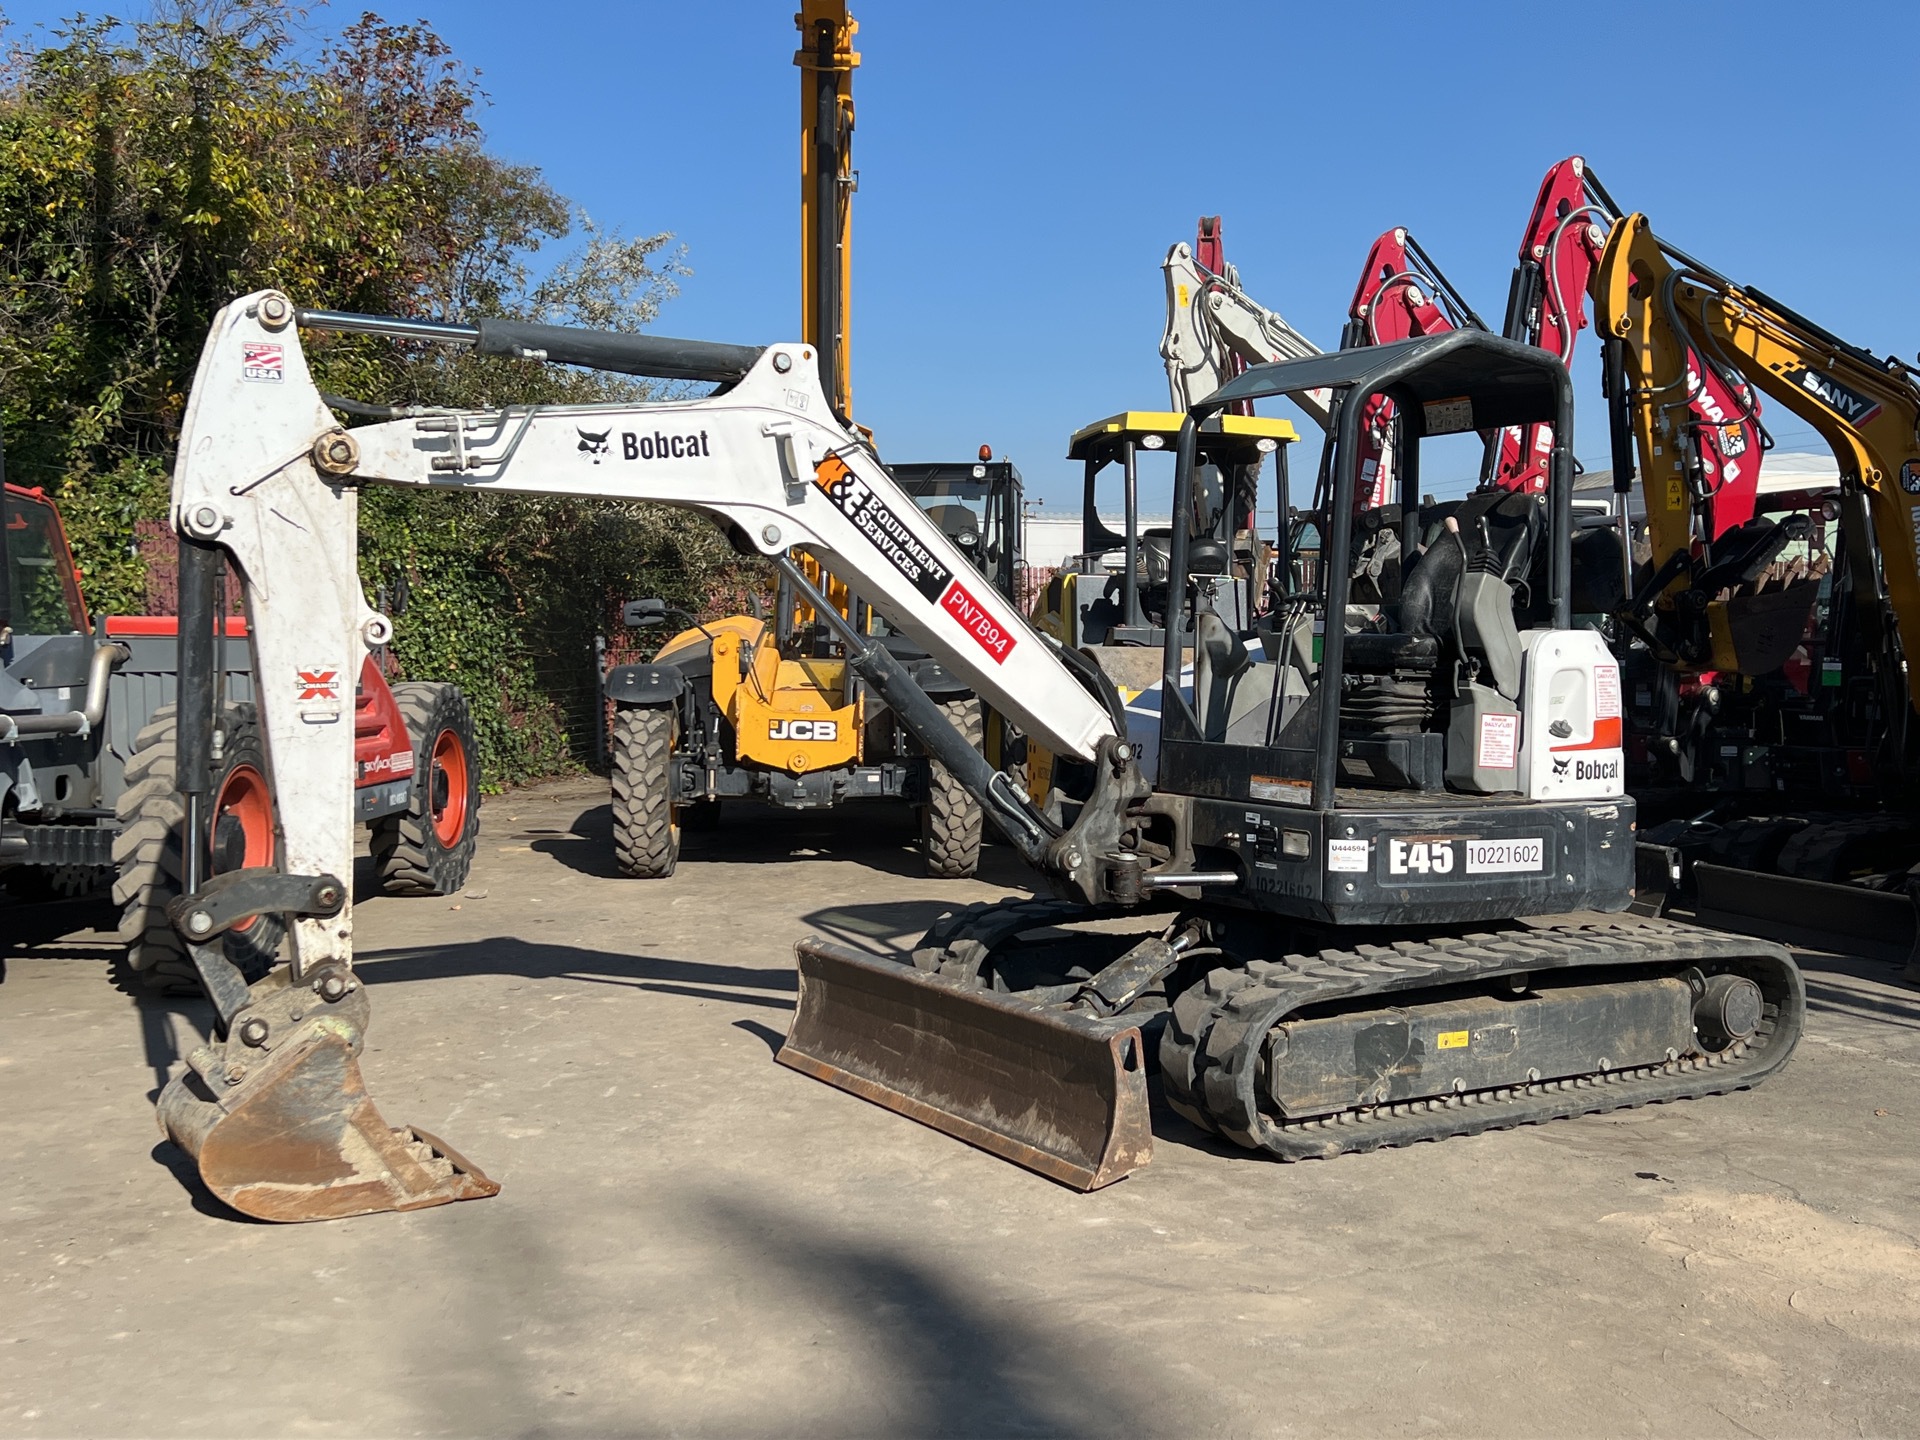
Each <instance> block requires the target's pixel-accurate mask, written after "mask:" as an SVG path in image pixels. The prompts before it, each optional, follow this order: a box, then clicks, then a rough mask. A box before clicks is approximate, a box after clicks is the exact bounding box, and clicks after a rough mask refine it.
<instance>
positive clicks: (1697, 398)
mask: <svg viewBox="0 0 1920 1440" xmlns="http://www.w3.org/2000/svg"><path fill="white" fill-rule="evenodd" d="M1619 214H1620V211H1619V207H1617V206H1616V205H1615V204H1614V203H1613V200H1612V197H1610V196H1609V195H1608V194H1607V192H1606V189H1605V187H1603V186H1602V185H1601V184H1600V182H1599V180H1598V179H1597V178H1596V177H1595V176H1594V174H1593V172H1592V171H1590V170H1589V169H1588V168H1587V164H1586V161H1585V160H1584V159H1582V158H1581V157H1580V156H1578V155H1570V156H1568V157H1567V158H1566V159H1565V160H1562V161H1561V162H1560V163H1559V164H1557V165H1555V166H1554V167H1553V168H1552V169H1550V170H1549V171H1547V173H1546V177H1545V178H1544V179H1542V180H1541V182H1540V192H1539V194H1538V195H1536V196H1535V197H1534V201H1533V212H1532V213H1531V214H1530V215H1529V216H1528V217H1527V228H1526V231H1525V233H1523V234H1522V235H1521V237H1520V257H1519V263H1518V264H1517V265H1515V266H1514V271H1513V285H1512V287H1511V289H1510V290H1509V291H1508V293H1507V319H1506V325H1505V326H1504V328H1503V333H1504V334H1505V335H1506V336H1507V338H1508V339H1510V340H1524V341H1526V342H1527V343H1528V344H1530V345H1538V346H1539V347H1540V348H1541V349H1543V350H1547V351H1550V352H1551V353H1552V354H1554V355H1557V356H1559V357H1560V359H1561V362H1562V363H1563V364H1568V365H1571V364H1572V363H1573V347H1574V342H1575V341H1576V340H1577V339H1578V338H1579V335H1580V332H1581V331H1582V330H1584V329H1586V328H1587V313H1586V305H1585V297H1586V294H1587V287H1588V285H1589V284H1590V283H1591V281H1592V279H1593V274H1594V271H1595V270H1596V269H1597V268H1598V266H1599V264H1600V255H1601V251H1602V249H1603V248H1604V247H1605V245H1606V243H1607V235H1608V232H1609V231H1610V230H1611V229H1612V227H1613V225H1614V223H1615V221H1616V220H1617V218H1618V217H1619ZM1687 393H1688V397H1689V401H1688V407H1687V408H1688V412H1689V414H1690V417H1691V423H1690V425H1689V427H1688V428H1689V430H1690V432H1691V441H1690V443H1686V444H1684V447H1683V448H1685V449H1686V450H1687V451H1688V454H1689V458H1690V460H1691V463H1692V464H1693V465H1695V466H1697V469H1698V476H1697V480H1698V485H1697V492H1698V493H1700V494H1703V495H1705V496H1707V497H1708V498H1707V501H1706V507H1705V523H1704V527H1703V528H1704V529H1705V530H1706V532H1707V533H1706V538H1707V539H1708V540H1717V539H1719V538H1720V536H1722V535H1723V534H1725V533H1726V532H1727V531H1728V530H1731V529H1732V528H1733V527H1734V526H1736V525H1739V524H1742V523H1744V522H1745V521H1747V520H1751V519H1752V518H1753V511H1754V502H1755V499H1756V496H1757V495H1758V492H1759V485H1760V450H1759V447H1757V446H1755V444H1754V443H1753V442H1754V441H1755V440H1756V439H1758V438H1759V429H1758V426H1759V419H1760V400H1759V397H1758V396H1757V395H1755V394H1753V392H1752V391H1751V389H1750V388H1749V387H1747V386H1746V385H1745V384H1744V383H1743V382H1742V381H1740V380H1739V379H1738V378H1737V377H1736V376H1733V375H1732V374H1731V373H1730V372H1728V373H1723V372H1722V371H1721V370H1719V369H1716V368H1715V367H1713V366H1710V365H1703V364H1701V362H1700V357H1699V356H1698V355H1697V354H1695V353H1693V352H1689V353H1688V357H1687ZM1676 443H1683V442H1681V441H1679V440H1678V438H1677V437H1676ZM1552 451H1553V430H1552V427H1551V426H1548V425H1534V426H1531V427H1529V428H1528V429H1527V430H1526V431H1525V432H1524V433H1522V432H1521V431H1519V430H1512V429H1510V430H1506V431H1503V432H1502V433H1501V436H1500V448H1499V454H1498V456H1497V457H1496V458H1495V460H1494V468H1493V483H1494V484H1496V485H1498V486H1499V487H1500V488H1501V489H1503V490H1523V491H1526V492H1527V493H1528V494H1534V495H1538V494H1541V493H1543V492H1544V491H1545V490H1546V488H1547V457H1548V456H1549V455H1550V454H1551V453H1552Z"/></svg>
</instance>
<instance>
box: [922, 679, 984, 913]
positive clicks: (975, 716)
mask: <svg viewBox="0 0 1920 1440" xmlns="http://www.w3.org/2000/svg"><path fill="white" fill-rule="evenodd" d="M940 712H941V714H943V715H945V716H946V717H947V721H948V723H950V724H951V725H952V726H953V727H954V728H955V729H956V730H958V731H959V732H960V733H961V734H962V735H964V736H966V738H967V741H968V743H970V744H971V745H972V746H973V748H974V749H976V750H978V749H979V748H980V744H981V739H982V733H981V732H982V729H983V724H984V722H983V720H982V714H981V708H980V702H979V700H977V699H976V698H974V697H973V696H971V695H968V696H966V697H964V698H962V699H954V700H942V701H941V702H940ZM981 825H982V816H981V814H980V803H979V802H978V801H977V800H975V799H974V798H973V796H971V795H969V794H968V793H967V791H966V787H965V786H963V785H961V783H960V782H959V781H958V780H956V779H954V778H953V774H952V772H951V771H949V770H948V769H947V767H946V766H944V765H942V764H941V763H940V762H939V761H938V760H934V759H930V760H928V762H927V803H926V804H925V805H923V806H922V807H921V808H920V849H921V853H922V854H924V855H925V856H926V861H927V874H929V875H931V876H934V877H935V878H936V879H940V880H970V879H972V878H973V876H974V874H975V872H976V871H978V870H979V868H980V832H981Z"/></svg>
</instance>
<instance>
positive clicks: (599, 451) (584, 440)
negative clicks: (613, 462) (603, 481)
mask: <svg viewBox="0 0 1920 1440" xmlns="http://www.w3.org/2000/svg"><path fill="white" fill-rule="evenodd" d="M573 433H574V434H576V435H578V436H579V437H580V453H581V454H582V455H585V456H587V457H588V458H589V459H591V460H592V461H593V463H594V464H596V465H598V464H599V463H600V457H601V456H602V455H604V454H606V453H607V440H608V439H609V438H610V437H611V436H612V434H613V431H611V430H602V431H601V432H600V433H599V434H598V435H595V434H594V433H593V432H591V431H589V430H582V429H581V428H580V427H579V426H578V425H576V426H574V427H573Z"/></svg>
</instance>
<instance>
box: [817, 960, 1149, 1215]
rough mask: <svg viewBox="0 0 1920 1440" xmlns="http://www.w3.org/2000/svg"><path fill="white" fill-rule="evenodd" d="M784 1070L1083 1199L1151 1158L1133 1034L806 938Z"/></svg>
mask: <svg viewBox="0 0 1920 1440" xmlns="http://www.w3.org/2000/svg"><path fill="white" fill-rule="evenodd" d="M795 955H796V958H797V959H798V962H799V971H800V994H799V1003H798V1005H797V1007H796V1009H795V1012H794V1018H793V1028H792V1030H791V1031H790V1032H788V1035H787V1043H786V1044H785V1045H784V1046H783V1047H782V1048H781V1050H780V1055H779V1059H780V1063H781V1064H783V1065H786V1066H790V1067H791V1068H793V1069H795V1070H798V1071H800V1072H801V1073H802V1074H804V1075H811V1076H812V1077H813V1078H814V1079H816V1080H824V1081H826V1082H827V1084H829V1085H834V1086H838V1087H839V1088H840V1089H842V1090H846V1091H848V1092H850V1093H851V1094H854V1095H858V1096H860V1098H861V1099H863V1100H871V1101H873V1103H874V1104H876V1105H884V1106H885V1107H886V1108H887V1109H889V1110H894V1111H897V1112H899V1113H900V1114H902V1115H905V1116H907V1117H908V1118H910V1119H913V1120H918V1121H920V1122H921V1123H922V1124H924V1125H931V1126H932V1127H933V1128H934V1129H936V1130H944V1131H945V1132H946V1133H947V1134H949V1135H953V1136H957V1137H958V1138H959V1139H962V1140H965V1141H967V1142H968V1143H969V1144H972V1145H977V1146H979V1147H980V1148H981V1149H983V1150H987V1151H991V1152H992V1153H993V1154H995V1155H999V1156H1001V1157H1003V1158H1005V1159H1008V1160H1011V1161H1013V1162H1014V1163H1015V1164H1018V1165H1024V1166H1026V1167H1027V1168H1028V1169H1029V1170H1037V1171H1039V1172H1040V1173H1041V1174H1042V1175H1045V1176H1047V1177H1049V1178H1050V1179H1053V1180H1058V1181H1059V1182H1060V1183H1061V1184H1063V1185H1071V1186H1073V1187H1074V1188H1075V1189H1078V1190H1097V1189H1099V1188H1100V1187H1101V1186H1103V1185H1110V1184H1112V1183H1113V1182H1114V1181H1115V1180H1118V1179H1121V1178H1122V1177H1123V1176H1126V1175H1129V1174H1131V1173H1132V1172H1133V1171H1135V1170H1138V1169H1139V1168H1140V1167H1141V1166H1143V1165H1145V1164H1146V1163H1147V1161H1148V1160H1149V1159H1150V1158H1151V1157H1152V1155H1153V1132H1152V1129H1151V1128H1150V1126H1149V1124H1148V1116H1147V1076H1146V1068H1145V1057H1144V1054H1143V1050H1142V1045H1141V1039H1140V1031H1139V1029H1138V1027H1137V1026H1134V1025H1131V1024H1122V1023H1119V1022H1115V1021H1102V1020H1099V1019H1096V1018H1095V1017H1093V1016H1091V1015H1082V1014H1076V1013H1068V1012H1064V1011H1058V1010H1043V1009H1040V1008H1039V1007H1037V1006H1035V1005H1032V1004H1030V1003H1028V1002H1026V1001H1023V1000H1020V999H1018V998H1016V997H1015V996H1012V995H1002V994H998V993H995V992H994V991H991V990H982V989H977V988H975V987H973V986H970V985H967V984H966V983H964V982H962V981H959V980H954V979H951V978H949V977H947V976H943V975H935V974H931V973H928V972H926V971H921V970H915V969H913V968H912V967H910V966H906V965H900V964H895V963H893V962H891V961H887V960H881V959H877V958H875V957H873V956H870V955H861V954H858V953H856V952H854V951H851V950H845V949H842V948H840V947H839V946H836V945H831V944H828V943H827V942H825V941H823V940H819V939H816V938H809V939H806V940H802V941H801V942H800V943H799V945H797V946H796V947H795Z"/></svg>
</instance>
